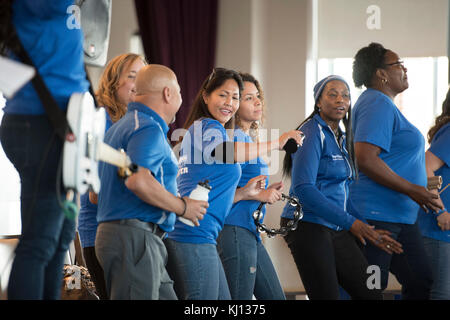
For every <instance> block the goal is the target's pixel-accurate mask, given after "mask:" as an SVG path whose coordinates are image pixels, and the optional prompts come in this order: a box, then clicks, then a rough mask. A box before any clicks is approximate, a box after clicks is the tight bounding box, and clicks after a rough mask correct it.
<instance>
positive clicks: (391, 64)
mask: <svg viewBox="0 0 450 320" xmlns="http://www.w3.org/2000/svg"><path fill="white" fill-rule="evenodd" d="M384 65H385V66H396V65H399V66H402V67H405V65H404V61H402V60H398V61H397V62H393V63H385V64H384Z"/></svg>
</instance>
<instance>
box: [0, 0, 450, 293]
mask: <svg viewBox="0 0 450 320" xmlns="http://www.w3.org/2000/svg"><path fill="white" fill-rule="evenodd" d="M71 2H72V1H61V2H55V3H54V4H52V5H50V4H48V3H47V2H44V1H42V2H41V1H25V0H18V1H14V3H13V5H12V9H13V10H12V16H11V19H12V22H13V25H14V26H15V29H16V31H17V33H18V36H19V38H20V39H21V40H22V42H23V45H24V47H25V49H26V50H27V51H28V53H29V55H30V56H31V58H32V59H33V60H34V62H35V64H36V66H37V69H38V71H39V73H40V74H41V75H42V77H43V79H44V81H45V82H46V84H47V86H48V87H49V89H50V91H51V92H52V94H53V95H54V96H55V99H56V101H57V102H58V104H59V105H60V108H61V109H62V110H65V109H66V108H67V103H68V100H69V97H70V94H71V92H85V91H87V90H88V86H89V83H88V81H87V80H86V73H85V69H84V66H83V52H82V32H81V30H80V29H71V30H69V29H67V28H63V27H61V26H65V23H66V12H65V10H66V8H67V6H68V5H70V4H71ZM50 17H51V19H50ZM40 21H45V22H46V23H40ZM35 38H38V39H40V41H38V42H36V41H33V39H35ZM61 44H64V45H63V46H62V45H61ZM0 48H1V47H0ZM52 48H53V49H54V50H53V49H52ZM56 49H58V50H56ZM10 56H11V57H12V58H16V57H15V56H14V54H10ZM49 57H51V59H50V58H49ZM67 59H70V60H71V61H69V62H68V61H67ZM103 80H104V81H103ZM353 81H354V82H355V85H356V86H357V87H361V86H362V85H364V86H365V87H366V88H367V90H365V91H364V92H363V93H362V94H361V96H360V97H359V98H358V100H357V101H356V103H355V104H354V106H352V101H351V96H350V89H349V85H348V83H347V82H346V80H345V79H343V78H342V77H340V76H338V75H330V76H328V77H326V78H324V79H322V80H321V81H319V82H318V83H317V84H316V85H315V87H314V90H313V93H314V100H315V105H314V112H313V113H312V114H311V115H310V116H309V117H307V119H306V120H304V121H302V122H301V124H300V125H299V126H298V127H297V128H296V129H295V130H291V131H288V132H286V133H283V134H282V135H281V136H280V137H279V138H278V139H275V140H272V141H260V140H259V136H258V130H259V129H260V128H261V125H262V123H263V120H264V116H266V117H268V116H270V112H268V110H266V109H265V104H264V95H263V90H262V88H261V86H260V83H259V82H258V80H257V79H255V78H254V77H253V76H252V75H250V74H247V73H239V72H236V71H234V70H230V69H225V68H215V69H214V70H213V72H212V73H211V74H210V75H208V77H207V78H206V79H205V81H204V82H203V84H202V85H201V87H200V89H199V91H198V95H197V97H196V99H195V101H194V103H193V104H192V106H191V109H190V114H189V115H188V118H187V120H186V123H185V125H184V129H185V130H186V133H185V135H184V137H183V140H182V141H181V142H180V145H179V146H178V147H179V160H178V159H177V157H176V156H175V154H174V152H173V150H172V146H171V145H170V144H169V142H168V141H167V133H168V131H169V124H170V123H171V122H172V121H173V119H174V117H175V115H176V113H177V111H178V109H179V107H180V105H181V94H180V91H181V90H182V88H180V86H179V85H178V81H177V78H176V75H175V74H174V73H173V71H172V70H170V69H169V68H167V67H165V66H161V65H154V64H152V65H147V63H146V62H145V60H144V59H142V58H140V57H139V56H137V55H132V54H124V55H121V56H119V57H117V58H116V59H113V60H112V61H111V62H110V63H109V64H108V66H107V67H106V69H105V72H104V75H103V76H102V80H101V81H100V83H101V85H100V87H99V90H98V91H97V98H98V100H99V101H100V103H101V105H102V107H104V108H105V109H106V111H107V115H108V119H109V120H108V121H109V122H108V126H107V127H108V129H107V131H106V134H105V142H106V143H108V144H110V145H111V146H113V147H114V148H118V149H119V148H121V149H124V150H125V152H126V153H127V154H128V155H129V157H130V158H131V160H132V161H133V162H134V163H135V164H137V165H138V167H139V170H138V171H137V172H136V173H135V174H133V175H131V176H130V177H128V178H127V179H125V180H123V179H121V178H120V177H119V176H118V175H117V168H115V167H114V166H112V165H109V164H106V163H101V164H100V178H101V183H102V187H101V189H100V193H99V194H98V195H95V194H86V195H83V196H82V197H81V204H82V206H81V211H80V215H79V219H78V231H79V233H80V239H81V242H82V245H83V248H84V256H85V259H86V262H87V265H88V268H89V271H90V273H91V275H92V277H93V280H94V282H95V284H96V288H97V292H98V293H99V296H100V297H101V298H102V299H252V297H253V296H254V297H256V298H257V299H281V300H282V299H285V295H284V292H283V289H282V286H281V284H280V281H279V279H278V276H277V274H276V270H275V268H274V266H273V264H272V261H271V259H270V256H269V254H268V252H267V251H266V249H265V248H264V245H263V242H262V241H261V236H260V234H259V232H258V229H257V227H256V225H255V222H254V221H253V217H252V214H253V212H254V211H255V210H256V208H257V207H258V206H259V204H260V203H261V202H263V203H268V204H271V203H275V202H277V201H279V200H281V199H282V192H283V187H284V184H285V183H283V182H282V181H279V182H275V183H272V184H269V177H268V164H267V163H266V162H265V161H264V156H265V155H267V154H268V153H269V152H272V151H274V150H283V147H284V146H285V145H286V143H287V142H288V141H289V140H290V139H294V141H295V143H296V144H297V145H298V149H297V150H288V149H286V150H287V151H286V155H285V159H284V165H283V172H284V175H285V176H286V177H289V178H290V186H289V189H288V190H289V196H292V197H296V198H298V199H299V201H300V203H301V205H302V208H303V213H304V216H303V218H302V220H301V221H300V222H299V223H298V226H297V228H296V229H295V230H290V231H289V232H288V233H287V235H286V236H285V240H286V243H287V244H288V247H289V249H290V251H291V253H292V256H293V258H294V261H295V264H296V266H297V269H298V271H299V274H300V276H301V279H302V282H303V284H304V287H305V290H306V293H307V295H308V297H309V298H310V299H339V297H340V292H341V289H344V290H345V291H346V292H347V293H348V294H349V295H350V296H351V297H352V298H353V299H382V291H383V290H384V289H385V288H386V286H387V281H388V274H389V272H392V273H393V274H394V275H395V276H396V278H397V279H398V281H399V282H400V284H401V285H402V297H403V298H404V299H430V298H432V299H449V298H450V277H449V275H448V274H449V273H448V271H447V270H448V268H447V267H448V265H449V259H450V252H449V250H450V244H449V242H450V239H449V232H448V230H450V217H449V213H448V212H447V209H446V208H448V206H450V192H448V191H446V190H443V189H442V190H440V191H439V190H429V189H427V180H428V178H430V177H433V176H441V177H442V180H443V182H444V183H443V186H444V187H445V185H447V184H448V183H449V180H450V179H449V178H450V168H449V167H450V148H449V147H448V146H449V141H450V124H449V123H450V107H449V105H450V103H449V98H450V97H449V95H447V98H446V100H445V101H444V103H443V108H442V114H441V115H440V116H439V117H438V118H437V119H436V123H435V124H434V125H433V127H432V128H431V129H430V132H429V136H428V139H429V143H430V148H429V149H428V150H427V151H426V152H425V150H424V149H425V142H424V138H423V136H422V135H421V133H420V132H419V131H418V130H417V128H415V127H414V125H412V124H411V123H410V122H409V121H408V120H407V119H406V118H405V117H404V116H403V115H402V113H401V111H400V110H399V109H398V108H397V106H396V105H395V103H394V99H395V97H396V96H397V95H398V94H400V93H401V92H403V91H404V90H406V89H407V88H408V78H407V69H406V68H405V66H404V64H403V61H401V60H400V58H399V56H398V55H397V54H396V53H395V52H393V51H392V50H389V49H386V48H384V47H383V46H382V45H381V44H378V43H371V44H370V45H368V46H367V47H364V48H362V49H361V50H359V51H358V52H357V53H356V55H355V57H354V63H353ZM102 86H104V87H102ZM4 112H5V115H4V117H3V120H2V125H1V130H0V139H1V143H2V147H3V149H4V150H5V153H6V155H7V156H8V158H9V159H10V160H11V162H12V163H13V164H14V166H15V167H16V169H17V170H18V172H19V175H20V178H21V184H22V189H21V202H22V208H21V209H22V236H21V239H20V242H19V244H18V247H17V250H16V257H15V259H14V263H13V267H12V271H11V276H10V279H9V285H8V298H9V299H58V298H59V297H60V293H61V292H60V291H61V281H62V272H61V271H62V266H63V263H64V256H65V253H66V251H67V249H68V247H69V244H70V242H71V241H72V240H73V238H74V234H75V227H76V226H75V225H76V221H73V220H72V219H70V218H69V217H66V216H65V215H64V214H62V209H61V207H60V195H61V194H62V193H63V192H64V190H63V188H62V186H61V185H57V183H58V181H59V180H57V179H56V177H57V175H58V172H57V170H58V167H59V165H58V164H59V162H60V161H61V154H62V145H63V142H62V141H60V140H58V138H57V137H56V135H55V133H54V129H53V128H52V126H51V124H50V123H49V122H48V120H47V115H46V114H45V112H44V109H43V106H42V103H41V102H40V100H39V98H38V96H37V94H36V91H35V89H34V88H33V86H32V85H31V84H28V85H26V86H25V87H24V88H23V89H21V90H20V91H19V92H18V93H17V94H16V95H15V96H14V98H12V99H9V100H7V103H6V107H5V109H4ZM302 133H303V134H304V138H303V135H302ZM205 180H208V183H209V185H210V187H211V190H210V192H209V195H208V201H204V200H195V199H191V198H189V195H190V193H191V192H192V190H194V189H195V188H196V186H197V184H198V183H199V182H203V181H205ZM55 186H56V188H55ZM55 189H56V190H55ZM447 190H448V189H447ZM439 192H441V193H440V194H439ZM95 203H98V206H97V205H95ZM292 209H293V208H292V206H290V205H289V204H286V206H285V208H284V210H283V212H282V213H281V220H280V224H281V225H282V226H283V225H284V226H286V225H289V221H290V220H292V219H293V212H292ZM265 210H266V208H265V207H263V209H262V211H263V213H265ZM178 217H183V218H186V219H188V220H190V221H191V222H192V223H193V224H194V226H191V225H188V224H186V223H184V222H182V221H181V220H180V219H178ZM370 266H377V267H378V268H379V270H380V274H381V279H380V286H375V287H373V286H369V285H368V283H367V280H368V277H369V276H370V274H368V272H367V271H368V268H369V267H370Z"/></svg>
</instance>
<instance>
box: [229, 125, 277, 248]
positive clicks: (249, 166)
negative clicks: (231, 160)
mask: <svg viewBox="0 0 450 320" xmlns="http://www.w3.org/2000/svg"><path fill="white" fill-rule="evenodd" d="M234 141H236V142H246V143H253V142H254V141H253V139H252V138H251V137H250V136H249V135H248V134H246V133H245V132H243V131H242V130H241V129H236V130H234ZM240 165H241V170H242V175H241V179H240V180H239V183H238V187H244V186H245V185H246V184H247V183H248V181H249V180H250V179H252V178H254V177H257V176H259V175H265V176H268V175H269V168H268V166H267V163H266V162H265V161H264V160H263V159H262V158H260V157H258V158H256V159H252V160H250V161H247V162H242V163H240ZM268 183H269V179H266V188H267V185H268ZM259 204H260V202H259V201H255V200H241V201H238V202H236V203H235V204H233V206H232V207H231V210H230V213H229V214H228V216H227V218H226V219H225V224H227V225H232V226H238V227H242V228H245V229H247V230H249V231H250V232H252V233H253V234H254V235H255V237H256V239H257V240H258V241H261V237H260V235H259V232H258V231H257V230H256V225H255V221H254V220H253V212H254V211H255V210H256V209H257V208H258V206H259ZM261 213H262V218H261V221H263V220H264V216H265V214H266V206H265V205H264V206H263V207H262V211H261Z"/></svg>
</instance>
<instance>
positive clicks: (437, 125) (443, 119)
mask: <svg viewBox="0 0 450 320" xmlns="http://www.w3.org/2000/svg"><path fill="white" fill-rule="evenodd" d="M449 122H450V89H449V90H448V91H447V96H446V97H445V100H444V102H443V103H442V113H441V114H440V115H439V116H438V117H437V118H436V120H435V122H434V125H433V126H432V127H431V128H430V130H429V131H428V143H431V141H432V140H433V138H434V135H435V134H436V132H438V131H439V129H441V128H442V127H443V126H444V125H446V124H447V123H449Z"/></svg>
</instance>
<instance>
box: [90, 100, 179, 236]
mask: <svg viewBox="0 0 450 320" xmlns="http://www.w3.org/2000/svg"><path fill="white" fill-rule="evenodd" d="M168 130H169V127H168V125H167V124H166V122H165V121H164V120H163V119H162V118H161V117H160V116H159V115H158V114H157V113H156V112H154V111H153V110H152V109H150V108H149V107H147V106H145V105H143V104H141V103H138V102H132V103H130V104H128V111H127V113H126V114H125V116H123V117H122V118H121V119H120V120H119V121H117V122H116V123H115V124H113V125H112V127H111V128H110V129H109V130H108V132H107V133H106V135H105V143H106V144H108V145H110V146H111V147H113V148H115V149H123V150H124V151H125V152H126V153H127V155H128V156H129V157H130V159H131V161H132V162H133V163H135V164H137V165H138V166H141V167H144V168H147V169H149V170H150V171H151V172H152V174H153V176H154V177H155V179H156V180H158V182H159V183H160V184H161V185H162V186H164V188H165V189H166V190H167V191H169V192H171V193H172V194H173V195H176V194H177V185H176V175H177V169H178V167H177V160H176V158H175V155H174V154H173V152H172V148H171V147H170V145H169V143H168V141H167V132H168ZM100 181H101V189H100V193H99V200H98V203H99V205H98V213H97V221H98V222H99V223H101V222H105V221H111V220H122V219H139V220H142V221H146V222H153V223H157V224H158V225H159V226H160V227H161V229H163V230H164V231H166V232H170V231H172V229H173V224H174V222H175V214H174V213H173V212H166V211H164V210H162V209H161V208H158V207H154V206H151V205H149V204H148V203H146V202H144V201H142V200H141V199H139V198H138V197H137V196H136V195H135V194H134V193H133V192H131V191H130V190H129V189H128V188H127V187H126V186H125V184H124V182H123V181H122V180H121V179H120V178H119V176H118V175H117V168H116V167H115V166H113V165H110V164H107V163H104V162H101V163H100Z"/></svg>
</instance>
